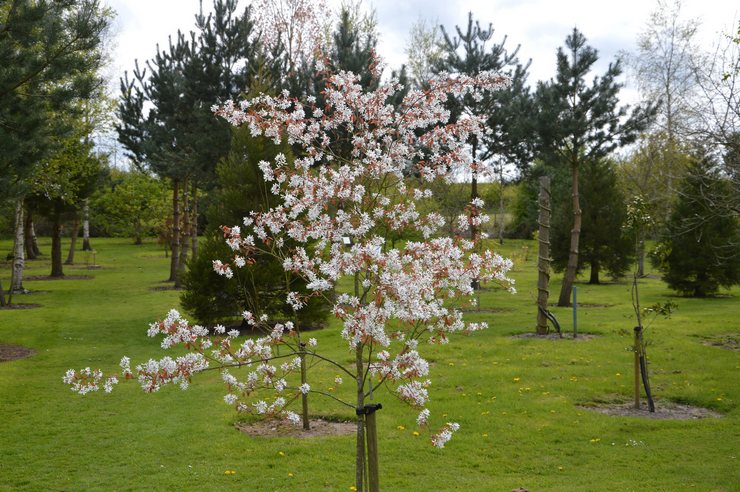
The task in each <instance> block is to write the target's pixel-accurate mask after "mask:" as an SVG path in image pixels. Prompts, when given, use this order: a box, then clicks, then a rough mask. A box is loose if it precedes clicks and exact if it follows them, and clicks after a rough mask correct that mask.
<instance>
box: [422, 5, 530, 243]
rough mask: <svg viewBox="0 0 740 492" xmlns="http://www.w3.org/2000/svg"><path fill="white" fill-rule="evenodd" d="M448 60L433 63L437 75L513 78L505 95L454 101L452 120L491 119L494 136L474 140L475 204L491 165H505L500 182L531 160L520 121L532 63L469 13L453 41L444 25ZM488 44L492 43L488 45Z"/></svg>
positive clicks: (474, 229)
mask: <svg viewBox="0 0 740 492" xmlns="http://www.w3.org/2000/svg"><path fill="white" fill-rule="evenodd" d="M441 30H442V36H443V38H444V42H443V44H442V45H443V55H442V56H441V57H440V58H439V59H438V60H437V61H436V63H435V64H434V67H433V69H434V71H435V72H450V73H458V74H465V75H468V76H475V75H478V74H479V73H481V72H485V71H495V72H500V73H502V74H506V75H508V76H509V79H510V81H511V83H510V85H509V86H508V87H506V88H504V89H502V90H500V91H487V92H485V93H484V94H482V95H481V96H482V97H480V96H478V97H475V98H474V97H472V96H471V95H468V96H465V97H451V98H450V100H449V101H450V109H451V111H452V118H453V120H457V119H459V118H461V117H464V116H463V115H465V114H472V115H475V116H482V117H484V118H486V126H487V127H488V128H490V130H491V132H490V134H489V136H488V137H485V138H484V139H482V140H481V139H479V138H478V137H476V136H474V135H473V136H471V138H470V140H469V142H468V143H469V144H470V145H471V148H472V153H473V162H474V163H475V164H474V165H473V167H472V168H471V184H470V199H471V201H473V200H476V199H477V198H478V197H479V194H478V179H479V177H480V176H481V175H485V174H486V173H489V172H490V166H486V163H488V164H492V163H496V164H497V165H499V166H500V172H499V173H497V174H498V175H499V177H502V175H503V166H504V165H506V164H509V163H519V162H521V161H528V160H529V156H527V155H526V151H525V149H526V145H523V142H525V141H526V138H525V135H526V133H525V132H523V131H521V129H522V128H523V126H522V124H521V123H522V121H523V119H522V118H521V111H520V110H521V108H520V107H518V105H523V104H524V103H525V101H526V100H528V97H527V89H526V78H527V70H528V67H529V63H527V64H525V65H522V64H521V63H519V59H518V57H517V54H518V52H519V46H517V47H516V48H514V49H513V50H510V51H509V50H508V49H507V48H506V41H507V37H506V36H504V38H503V40H502V41H501V42H499V43H497V42H491V39H492V38H493V33H494V29H493V24H489V25H488V27H487V28H486V29H483V28H482V27H481V25H480V22H479V21H476V20H474V19H473V13H472V12H470V13H469V14H468V24H467V27H466V29H465V30H464V31H463V29H462V28H460V26H456V27H455V30H456V32H457V36H451V35H450V34H449V33H448V32H447V30H446V29H445V28H444V26H441ZM489 42H491V43H490V44H489ZM471 234H472V235H473V237H477V236H478V235H479V234H480V229H479V227H478V226H473V227H472V228H471Z"/></svg>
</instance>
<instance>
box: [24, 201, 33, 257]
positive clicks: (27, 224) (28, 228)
mask: <svg viewBox="0 0 740 492" xmlns="http://www.w3.org/2000/svg"><path fill="white" fill-rule="evenodd" d="M34 241H35V237H34V234H33V216H32V215H31V212H30V211H29V210H26V218H25V220H24V221H23V243H24V245H25V249H26V259H27V260H35V259H36V251H34Z"/></svg>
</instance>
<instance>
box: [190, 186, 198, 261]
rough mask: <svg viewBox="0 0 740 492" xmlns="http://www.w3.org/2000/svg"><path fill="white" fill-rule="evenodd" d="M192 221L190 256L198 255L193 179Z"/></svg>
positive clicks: (195, 188) (195, 199)
mask: <svg viewBox="0 0 740 492" xmlns="http://www.w3.org/2000/svg"><path fill="white" fill-rule="evenodd" d="M191 202H192V209H193V213H192V221H191V222H190V238H191V247H190V249H191V251H192V252H191V254H192V258H195V257H196V256H198V187H197V186H196V184H195V181H193V193H192V198H191Z"/></svg>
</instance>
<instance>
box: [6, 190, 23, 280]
mask: <svg viewBox="0 0 740 492" xmlns="http://www.w3.org/2000/svg"><path fill="white" fill-rule="evenodd" d="M23 208H24V207H23V199H19V200H18V201H16V204H15V241H14V244H13V272H12V278H11V280H10V293H11V294H13V293H16V292H18V293H23V292H26V289H24V288H23V269H24V268H25V266H26V258H25V246H24V242H25V241H24V239H25V237H24V234H23V229H24V220H23V213H24V210H23Z"/></svg>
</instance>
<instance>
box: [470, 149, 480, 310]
mask: <svg viewBox="0 0 740 492" xmlns="http://www.w3.org/2000/svg"><path fill="white" fill-rule="evenodd" d="M477 150H478V139H477V138H476V137H473V172H472V175H471V177H470V201H471V202H472V201H473V200H475V199H476V198H478V169H477V167H476V166H477V165H478V163H477V162H476V161H475V157H476V153H477ZM470 237H471V239H472V241H473V242H477V241H478V239H480V227H478V226H477V225H475V224H471V225H470ZM472 287H473V289H475V290H477V289H479V288H480V282H479V281H478V279H477V278H476V279H473V286H472ZM479 307H480V305H479Z"/></svg>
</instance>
